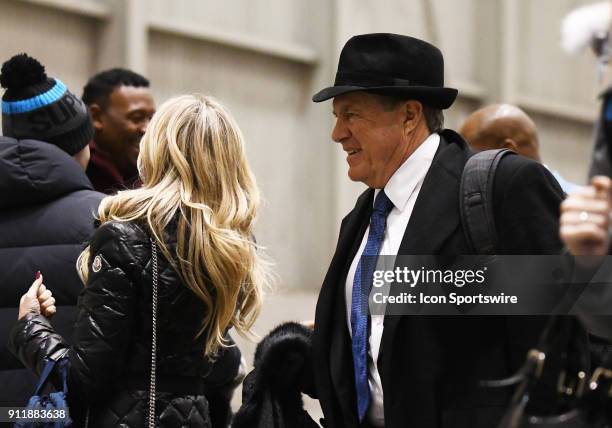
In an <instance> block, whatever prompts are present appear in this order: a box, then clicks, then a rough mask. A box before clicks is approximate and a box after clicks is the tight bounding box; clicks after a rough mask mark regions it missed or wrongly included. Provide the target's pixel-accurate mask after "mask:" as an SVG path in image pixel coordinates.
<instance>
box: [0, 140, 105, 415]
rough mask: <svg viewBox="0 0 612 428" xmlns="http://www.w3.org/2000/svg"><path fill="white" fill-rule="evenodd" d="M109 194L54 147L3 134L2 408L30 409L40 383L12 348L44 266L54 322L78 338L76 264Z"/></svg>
mask: <svg viewBox="0 0 612 428" xmlns="http://www.w3.org/2000/svg"><path fill="white" fill-rule="evenodd" d="M103 197H104V195H103V194H101V193H98V192H94V191H93V190H92V186H91V183H90V182H89V180H88V178H87V177H86V176H85V172H84V171H83V169H82V168H81V166H80V165H79V164H78V163H77V162H75V160H74V159H72V158H71V157H70V156H69V155H68V154H66V153H65V152H64V151H62V150H60V149H59V148H57V147H56V146H54V145H51V144H48V143H44V142H40V141H33V140H22V141H17V140H15V139H12V138H7V137H0V385H2V388H0V406H25V404H26V403H27V400H28V399H29V397H30V396H31V395H32V393H33V392H34V386H35V383H34V380H35V379H33V376H32V374H30V373H29V372H28V371H27V370H26V369H25V368H24V367H23V365H22V364H21V363H20V362H19V360H17V359H16V358H15V357H14V356H13V355H12V354H11V353H10V352H9V351H8V349H7V347H6V343H7V341H8V335H9V329H10V328H11V326H12V325H13V324H14V323H15V320H16V319H17V308H18V306H19V299H20V298H21V295H22V294H24V293H25V292H26V291H27V289H28V287H29V286H30V284H31V283H32V281H33V280H34V274H35V273H36V271H37V270H40V271H41V272H42V273H43V275H44V279H45V283H46V284H47V285H48V286H49V288H50V289H51V290H53V294H54V296H55V299H56V305H57V309H58V313H57V315H56V317H55V318H54V320H53V325H54V327H55V328H56V329H57V331H58V332H60V333H61V334H62V335H63V336H64V337H66V338H67V339H69V338H70V337H71V336H72V330H73V325H74V319H75V313H76V301H77V296H78V294H79V292H80V291H81V290H82V289H83V283H82V282H81V280H80V279H79V277H78V275H77V272H76V269H75V262H76V259H77V257H78V255H79V253H80V252H81V251H82V249H83V248H84V244H85V243H86V242H88V241H89V239H91V237H92V236H93V232H94V213H96V212H97V209H98V205H99V204H100V200H101V199H102V198H103Z"/></svg>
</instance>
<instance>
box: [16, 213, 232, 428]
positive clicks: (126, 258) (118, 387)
mask: <svg viewBox="0 0 612 428" xmlns="http://www.w3.org/2000/svg"><path fill="white" fill-rule="evenodd" d="M175 234H176V231H175V230H173V229H172V228H169V229H168V230H167V231H166V241H167V242H168V243H169V246H170V251H171V252H174V249H175V247H176V239H175ZM97 257H98V258H99V260H101V268H100V269H99V271H98V272H96V271H95V270H94V269H93V268H92V263H94V260H95V259H96V258H97ZM96 270H98V269H97V268H96ZM151 284H152V279H151V245H150V242H149V233H148V232H147V230H146V228H145V227H144V226H142V225H140V224H138V223H135V222H129V223H118V222H111V223H106V224H104V225H102V226H101V227H100V228H99V229H98V231H97V232H96V234H95V236H94V238H93V240H92V243H91V260H90V277H89V279H88V283H87V287H86V288H85V289H84V290H83V291H82V292H81V295H80V297H79V303H78V312H77V322H76V326H75V336H74V345H73V346H72V347H71V348H70V350H69V352H68V354H67V355H68V357H69V358H70V363H71V366H70V371H69V379H68V388H69V397H68V402H69V405H70V411H71V413H72V415H73V416H74V417H75V418H76V419H77V420H78V423H81V424H82V423H83V422H82V421H83V418H84V414H85V410H86V409H87V408H88V407H89V427H114V426H121V427H142V426H144V424H145V417H146V407H147V394H148V385H149V374H148V373H149V368H150V361H151V331H152V327H151V325H152V323H151V319H152V313H151V296H152V294H151V289H152V285H151ZM203 315H204V306H203V304H202V302H201V301H200V300H199V299H198V298H197V297H196V296H195V294H194V293H192V292H191V291H190V290H189V289H188V288H187V287H185V286H184V285H183V284H182V283H181V281H180V279H179V277H178V275H177V273H176V272H175V271H174V270H173V269H172V268H171V266H170V264H169V263H168V262H167V261H166V260H165V258H164V257H163V255H162V254H161V252H159V307H158V317H157V323H158V324H157V325H158V333H157V337H158V351H157V374H158V379H157V384H158V388H157V391H158V393H157V397H158V399H157V403H156V416H157V418H158V419H159V425H160V426H162V427H182V426H189V427H209V426H210V420H209V408H208V407H209V405H208V401H207V400H206V398H205V397H204V391H203V388H204V386H203V384H204V382H203V378H204V377H205V376H206V375H207V374H208V373H209V372H210V370H211V363H210V362H209V361H208V359H207V358H205V357H204V356H203V350H204V339H205V338H204V337H203V336H200V337H199V338H197V339H195V340H194V337H195V336H196V334H197V332H198V331H199V329H200V326H201V322H202V319H203ZM9 346H10V349H11V350H12V351H13V352H14V353H15V354H16V355H18V356H19V358H20V359H21V361H23V362H24V364H26V365H28V366H30V367H34V368H36V371H37V372H40V370H41V368H42V364H43V360H44V357H46V356H53V355H57V354H58V353H61V352H64V350H65V349H66V348H67V344H66V343H65V341H64V340H63V339H62V338H61V337H60V336H59V335H57V334H55V333H54V331H53V329H52V328H51V327H50V325H49V323H48V321H47V320H46V319H45V318H44V317H43V316H41V315H28V316H26V317H24V318H23V319H22V320H20V321H19V322H18V323H17V324H16V325H15V327H14V328H13V330H12V331H11V341H10V344H9ZM234 375H235V373H228V379H218V381H219V383H224V382H228V381H230V380H231V378H232V377H233V376H234ZM77 426H79V425H77Z"/></svg>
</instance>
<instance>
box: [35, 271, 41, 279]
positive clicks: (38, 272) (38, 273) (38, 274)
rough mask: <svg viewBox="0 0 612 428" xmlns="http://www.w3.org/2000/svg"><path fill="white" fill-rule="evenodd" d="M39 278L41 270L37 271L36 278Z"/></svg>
mask: <svg viewBox="0 0 612 428" xmlns="http://www.w3.org/2000/svg"><path fill="white" fill-rule="evenodd" d="M38 278H40V271H39V270H37V271H36V278H35V279H38Z"/></svg>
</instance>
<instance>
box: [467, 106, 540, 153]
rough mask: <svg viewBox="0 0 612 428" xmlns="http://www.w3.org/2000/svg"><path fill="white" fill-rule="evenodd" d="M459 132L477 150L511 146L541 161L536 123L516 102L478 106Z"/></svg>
mask: <svg viewBox="0 0 612 428" xmlns="http://www.w3.org/2000/svg"><path fill="white" fill-rule="evenodd" d="M459 132H460V133H461V135H463V138H465V139H466V140H467V142H468V144H469V145H470V147H472V148H473V149H474V150H476V151H481V150H490V149H503V148H508V149H511V150H514V151H515V152H517V153H518V154H520V155H523V156H525V157H528V158H531V159H533V160H536V161H538V162H541V159H540V148H539V143H538V134H537V130H536V126H535V124H534V123H533V121H532V120H531V118H530V117H529V116H527V114H526V113H525V112H524V111H523V110H521V109H520V108H518V107H516V106H513V105H510V104H493V105H489V106H486V107H483V108H481V109H480V110H476V111H475V112H474V113H472V114H471V115H470V116H468V118H467V119H466V120H465V122H464V123H463V126H462V127H461V130H460V131H459Z"/></svg>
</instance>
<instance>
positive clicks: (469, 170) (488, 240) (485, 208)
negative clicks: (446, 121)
mask: <svg viewBox="0 0 612 428" xmlns="http://www.w3.org/2000/svg"><path fill="white" fill-rule="evenodd" d="M510 153H514V152H513V151H512V150H508V149H496V150H485V151H483V152H478V153H476V154H475V155H473V156H472V157H471V158H469V159H468V161H467V162H466V164H465V167H464V168H463V174H462V175H461V187H460V189H459V209H460V215H461V224H462V225H463V230H464V231H465V236H466V238H467V241H468V244H469V246H470V249H471V250H472V251H473V252H474V254H495V249H496V248H497V230H496V228H495V217H494V211H493V184H494V179H495V171H496V170H497V166H498V165H499V162H500V161H501V159H502V158H503V157H504V156H506V155H508V154H510Z"/></svg>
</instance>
